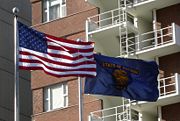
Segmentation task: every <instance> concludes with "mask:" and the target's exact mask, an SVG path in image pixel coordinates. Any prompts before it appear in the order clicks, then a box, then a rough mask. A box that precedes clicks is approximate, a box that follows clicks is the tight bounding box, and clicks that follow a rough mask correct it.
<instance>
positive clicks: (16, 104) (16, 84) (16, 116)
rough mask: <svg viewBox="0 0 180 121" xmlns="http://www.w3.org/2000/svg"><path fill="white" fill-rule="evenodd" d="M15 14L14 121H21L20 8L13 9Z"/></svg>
mask: <svg viewBox="0 0 180 121" xmlns="http://www.w3.org/2000/svg"><path fill="white" fill-rule="evenodd" d="M12 11H13V14H14V121H20V120H19V119H20V115H19V113H20V111H19V69H18V54H19V51H18V49H19V40H18V34H17V33H18V32H17V19H18V17H17V14H18V12H19V9H18V8H16V7H15V8H13V9H12Z"/></svg>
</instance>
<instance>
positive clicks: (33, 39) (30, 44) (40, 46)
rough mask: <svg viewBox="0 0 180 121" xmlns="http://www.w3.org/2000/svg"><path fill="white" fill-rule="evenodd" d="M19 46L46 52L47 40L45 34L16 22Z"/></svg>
mask: <svg viewBox="0 0 180 121" xmlns="http://www.w3.org/2000/svg"><path fill="white" fill-rule="evenodd" d="M18 28H19V46H20V47H24V48H27V49H31V50H34V51H37V52H42V53H47V41H46V38H45V34H44V33H41V32H38V31H36V30H34V29H31V28H29V27H28V26H26V25H23V24H22V23H20V22H18Z"/></svg>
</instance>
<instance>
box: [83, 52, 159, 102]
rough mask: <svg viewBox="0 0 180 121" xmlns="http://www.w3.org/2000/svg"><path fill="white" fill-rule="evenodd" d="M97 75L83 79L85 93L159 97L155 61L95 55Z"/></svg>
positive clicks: (143, 98) (129, 97)
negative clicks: (84, 80)
mask: <svg viewBox="0 0 180 121" xmlns="http://www.w3.org/2000/svg"><path fill="white" fill-rule="evenodd" d="M94 58H95V60H96V66H97V68H96V72H97V75H96V77H94V78H86V82H85V93H86V94H98V95H109V96H121V97H125V98H128V99H131V100H137V101H156V100H157V99H158V97H159V91H158V87H157V85H158V82H157V76H158V74H159V71H158V65H157V64H156V62H154V61H151V62H147V61H143V60H138V59H127V58H112V57H107V56H103V55H96V54H95V55H94Z"/></svg>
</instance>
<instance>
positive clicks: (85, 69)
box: [20, 61, 96, 72]
mask: <svg viewBox="0 0 180 121" xmlns="http://www.w3.org/2000/svg"><path fill="white" fill-rule="evenodd" d="M20 62H22V63H23V62H24V61H20ZM36 63H40V64H43V63H41V62H40V61H36ZM29 64H31V63H29ZM43 65H44V64H43ZM44 66H45V67H46V68H48V69H50V70H53V71H57V72H69V71H89V72H95V71H96V69H95V68H80V69H64V68H63V69H62V68H53V67H49V66H46V65H44ZM35 67H37V66H35ZM41 68H42V67H41Z"/></svg>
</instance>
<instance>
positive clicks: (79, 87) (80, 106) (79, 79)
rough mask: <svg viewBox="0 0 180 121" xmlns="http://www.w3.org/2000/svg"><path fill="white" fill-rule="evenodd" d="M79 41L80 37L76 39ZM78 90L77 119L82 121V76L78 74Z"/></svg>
mask: <svg viewBox="0 0 180 121" xmlns="http://www.w3.org/2000/svg"><path fill="white" fill-rule="evenodd" d="M76 41H77V42H78V41H81V39H77V40H76ZM78 91H79V121H83V96H82V78H81V77H80V76H78Z"/></svg>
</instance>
